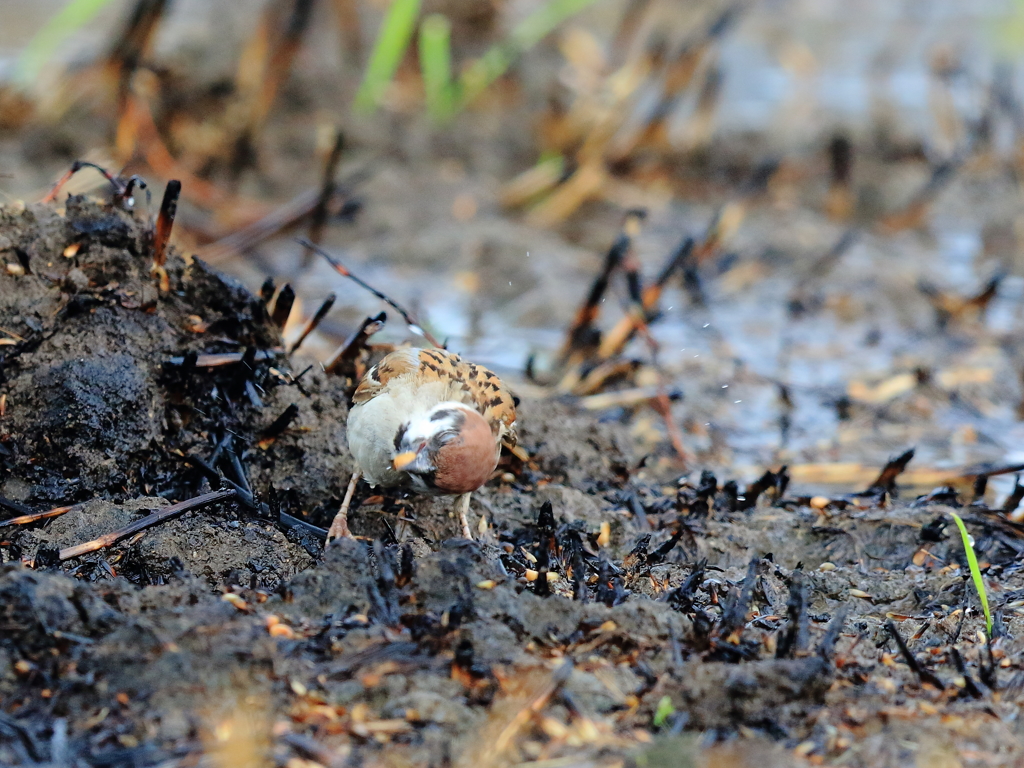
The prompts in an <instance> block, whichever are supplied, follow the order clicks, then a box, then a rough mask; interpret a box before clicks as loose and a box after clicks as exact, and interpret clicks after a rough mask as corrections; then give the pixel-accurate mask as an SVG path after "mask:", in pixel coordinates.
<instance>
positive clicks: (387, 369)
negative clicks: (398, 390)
mask: <svg viewBox="0 0 1024 768" xmlns="http://www.w3.org/2000/svg"><path fill="white" fill-rule="evenodd" d="M420 351H421V350H419V349H416V348H415V347H405V348H404V349H396V350H395V351H394V352H392V353H391V354H389V355H387V356H386V357H384V359H382V360H381V361H380V362H379V363H377V364H376V365H375V366H373V368H371V369H370V370H368V371H367V372H366V375H365V376H363V379H362V381H360V382H359V386H358V387H356V391H355V392H354V393H353V394H352V402H353V403H355V404H356V405H362V404H363V403H365V402H367V401H369V400H372V399H373V398H375V397H376V396H377V395H379V394H380V393H381V392H382V391H383V390H384V388H385V387H386V386H387V384H388V382H389V381H391V380H392V379H394V378H397V377H398V376H402V375H404V374H407V373H415V372H416V370H417V368H418V367H419V355H420Z"/></svg>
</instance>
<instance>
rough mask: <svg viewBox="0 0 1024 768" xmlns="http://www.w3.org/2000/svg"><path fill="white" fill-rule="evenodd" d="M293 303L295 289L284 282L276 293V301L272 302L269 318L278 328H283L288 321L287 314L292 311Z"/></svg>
mask: <svg viewBox="0 0 1024 768" xmlns="http://www.w3.org/2000/svg"><path fill="white" fill-rule="evenodd" d="M294 303H295V289H294V288H292V286H291V284H289V283H285V284H284V285H283V286H281V290H280V291H278V293H277V301H275V302H274V311H273V312H271V313H270V319H271V320H273V321H274V325H276V326H277V327H278V328H284V324H285V323H287V322H288V315H290V314H291V313H292V305H293V304H294Z"/></svg>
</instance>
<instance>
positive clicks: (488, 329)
mask: <svg viewBox="0 0 1024 768" xmlns="http://www.w3.org/2000/svg"><path fill="white" fill-rule="evenodd" d="M1022 51H1024V3H1021V2H1017V1H1016V0H1003V1H1002V2H998V1H996V0H992V1H991V2H984V1H982V0H975V1H974V2H952V1H951V0H948V1H946V2H940V1H933V2H920V1H919V0H916V1H915V0H906V1H904V2H893V1H892V0H842V1H841V2H840V1H839V0H835V1H834V2H832V1H830V0H813V1H812V0H761V1H759V2H758V1H753V0H752V1H750V2H711V1H704V0H692V1H683V0H422V2H420V1H419V0H392V1H391V2H388V1H387V0H231V1H230V2H229V1H228V0H71V1H70V2H68V1H67V0H33V2H26V1H24V0H5V2H4V3H3V7H2V10H0V199H2V201H3V202H4V203H5V204H9V205H19V204H21V203H22V202H23V203H25V204H31V203H34V202H36V201H38V200H40V199H42V198H43V197H44V196H45V195H46V194H47V193H48V192H49V190H50V189H51V188H52V186H53V185H54V184H55V182H57V181H58V180H59V179H60V178H61V177H62V176H63V175H64V174H65V172H66V171H67V170H68V169H69V168H70V167H71V164H72V162H73V161H75V160H87V161H90V162H93V163H96V164H97V165H99V166H102V167H104V168H106V169H108V170H109V171H110V172H111V173H112V174H116V175H120V176H122V177H127V176H130V175H131V174H139V175H140V176H141V177H143V178H144V179H145V180H146V181H147V182H148V184H149V191H150V193H151V196H152V200H150V201H147V200H146V199H145V195H144V194H137V195H136V211H137V215H139V216H150V217H153V216H155V214H156V210H157V208H158V206H159V201H160V197H161V195H162V192H163V187H164V184H165V183H166V182H167V181H168V180H170V179H179V180H181V181H182V184H183V188H182V197H181V205H180V209H179V214H178V219H177V222H176V224H175V229H174V237H173V241H172V242H173V243H174V244H175V245H176V246H177V247H178V248H179V249H180V251H181V252H182V253H183V254H187V255H191V254H196V255H198V257H199V258H202V259H205V260H207V261H209V262H211V263H213V264H215V265H216V266H217V267H218V268H220V269H222V270H224V271H226V272H228V273H230V274H232V275H234V276H236V277H237V278H238V279H240V280H241V281H243V282H244V283H245V284H247V285H248V286H249V287H250V288H251V289H252V290H253V291H254V292H255V291H259V289H260V287H261V286H262V285H263V284H264V281H265V280H266V279H267V278H268V277H272V278H274V280H275V281H276V285H277V286H278V287H280V286H281V285H283V284H286V283H287V284H290V286H291V287H292V288H293V289H294V292H295V294H296V297H297V298H296V302H295V305H294V307H293V309H292V313H291V317H290V319H289V322H288V326H287V328H286V335H288V334H290V335H291V336H292V337H294V335H295V334H296V333H297V331H298V329H299V328H300V327H301V326H302V325H303V324H304V322H305V321H306V320H307V319H308V318H309V317H311V316H312V315H313V313H314V312H315V311H316V309H317V307H318V306H320V305H321V302H323V301H324V299H325V298H326V297H327V296H328V294H329V293H335V294H336V295H337V300H336V302H335V303H334V305H333V307H332V308H331V310H330V311H329V313H328V314H327V315H326V317H325V319H324V320H323V322H322V323H321V324H320V325H319V327H318V329H317V331H316V332H315V333H314V334H313V336H312V337H311V338H310V340H309V341H307V342H306V343H305V345H304V347H303V353H304V354H305V355H306V356H308V357H309V358H311V360H314V361H316V360H319V361H323V360H325V359H327V358H329V356H330V355H331V353H332V351H333V350H334V349H335V348H336V347H337V346H338V345H339V344H340V343H341V342H342V341H343V340H344V339H345V338H346V337H348V336H349V334H351V333H352V332H353V331H354V330H355V329H357V328H358V327H359V325H360V323H361V322H362V321H363V319H364V318H365V317H367V316H370V315H374V314H376V313H377V312H378V311H380V310H381V309H383V308H384V307H383V306H382V305H381V304H380V302H379V301H378V300H377V299H376V298H374V297H373V296H372V295H370V294H369V293H367V292H365V291H363V290H362V289H360V288H358V287H357V286H356V285H354V284H352V283H351V282H349V281H346V280H345V279H344V278H343V277H341V276H340V275H338V274H337V273H336V272H335V271H333V270H332V268H331V267H330V265H329V264H328V263H327V262H326V261H325V260H323V259H321V258H319V257H318V256H315V255H314V254H312V253H310V252H307V251H306V249H304V248H303V247H302V246H300V245H298V244H297V243H296V242H295V238H296V237H299V236H301V237H309V238H311V239H313V240H314V241H316V242H319V243H320V244H322V245H323V247H325V248H326V249H328V250H329V251H330V252H331V253H332V254H334V255H335V256H336V257H337V258H338V259H339V260H340V261H341V262H342V263H344V264H345V265H346V266H347V267H348V268H350V269H351V270H352V271H353V272H355V273H357V274H358V275H359V276H361V277H362V278H364V279H365V280H367V281H368V282H370V283H372V284H373V285H374V286H376V287H377V288H379V289H381V290H383V291H385V292H386V293H388V294H389V295H391V296H392V297H394V298H395V299H397V300H399V301H401V302H403V303H405V304H407V305H409V306H410V307H412V308H413V309H414V312H415V313H416V314H417V316H418V317H419V319H420V320H421V321H422V323H423V324H424V325H425V326H426V327H428V328H429V329H430V330H431V331H432V332H433V333H434V335H436V336H437V337H438V338H441V339H447V340H448V345H449V347H450V348H451V349H453V350H454V351H457V352H459V353H461V354H463V355H465V356H468V357H470V358H472V359H474V360H477V361H479V362H482V363H485V364H488V365H490V366H492V367H494V368H495V369H496V370H498V371H499V372H500V373H501V374H502V375H503V376H506V377H507V378H508V379H509V380H510V381H511V382H512V384H513V386H514V388H516V389H517V390H518V391H519V392H520V393H521V394H524V395H526V396H528V397H552V396H558V397H567V398H574V399H576V400H578V402H579V404H580V406H581V407H585V408H589V409H591V410H593V411H594V413H595V414H596V416H597V417H598V418H601V419H608V420H624V421H626V422H627V423H629V424H630V425H631V428H632V431H633V434H634V436H635V438H636V440H637V443H638V444H639V445H640V447H641V448H642V449H643V450H644V451H646V452H647V453H648V454H649V455H650V456H651V457H652V462H657V463H660V464H662V465H663V466H664V467H665V468H671V467H678V465H679V456H678V453H679V450H678V449H679V448H680V445H679V444H680V443H681V444H682V448H683V449H684V450H685V452H686V453H687V454H689V458H690V459H691V466H697V467H701V466H709V467H719V468H728V471H729V472H730V473H731V475H732V476H740V477H742V476H745V475H746V476H748V477H753V476H756V475H757V474H760V471H761V469H762V468H763V467H765V466H769V465H772V466H777V465H779V464H788V465H789V466H790V471H791V473H792V474H793V477H794V480H795V481H797V482H802V483H804V484H811V485H814V484H829V483H842V484H849V483H856V482H860V481H861V480H862V479H863V481H864V482H867V481H870V479H871V477H872V476H873V474H874V473H875V472H876V470H875V469H873V467H876V466H877V465H878V464H880V463H882V462H884V461H885V460H886V458H887V457H888V456H890V455H892V454H895V453H897V452H900V451H902V450H904V449H906V448H908V447H911V446H916V448H917V451H918V454H917V456H918V458H917V460H916V461H915V465H918V464H920V465H921V466H923V467H926V468H928V469H929V471H931V470H938V471H947V470H953V469H956V468H963V467H965V466H974V465H977V464H979V463H988V464H989V465H1002V464H1012V463H1015V462H1021V461H1024V449H1022V446H1024V426H1022V423H1021V417H1022V415H1024V402H1022V374H1024V355H1022V347H1024V344H1022V341H1021V339H1022V333H1021V331H1022V329H1024V311H1022V306H1021V300H1022V294H1024V257H1022V256H1024V250H1022V249H1024V243H1022V238H1024V209H1022V205H1021V203H1022V197H1021V190H1020V176H1021V172H1022V169H1024V166H1022V161H1024V152H1022V150H1024V144H1022V140H1024V101H1022V99H1024V90H1022V82H1021V81H1022V75H1024V73H1022V69H1021V62H1022V58H1024V57H1022V55H1021V53H1022ZM109 191H110V185H109V184H108V183H107V182H106V181H105V180H104V179H103V177H102V176H101V175H100V174H99V173H97V172H95V171H93V170H91V169H85V170H82V171H81V172H80V173H78V174H76V175H75V176H74V177H73V178H72V179H71V180H70V181H69V182H68V183H67V184H66V185H65V187H64V188H63V190H62V191H61V193H60V195H58V197H57V200H56V204H58V205H60V204H61V201H62V200H63V199H64V197H65V194H66V193H68V192H71V193H85V192H89V193H93V194H97V195H109ZM634 209H643V210H644V211H646V214H647V216H646V219H645V220H644V221H643V222H642V225H641V226H640V227H639V229H638V231H632V228H631V227H629V226H627V227H626V230H623V226H624V222H625V221H626V220H627V219H626V213H627V212H628V211H630V210H634ZM624 231H625V234H626V235H627V236H628V238H629V242H630V246H631V247H630V249H629V250H628V253H627V254H626V257H625V258H624V259H623V260H622V261H621V263H619V264H618V265H616V267H615V269H613V270H612V271H611V274H610V283H609V285H608V288H607V290H606V291H604V292H603V293H600V295H599V296H598V297H597V298H596V301H595V306H594V309H595V310H596V312H595V313H594V314H596V318H595V319H594V322H593V323H592V324H587V327H585V328H582V331H585V333H577V335H576V338H575V340H574V341H570V337H571V334H569V329H571V328H573V327H575V328H576V330H577V331H580V330H581V328H580V326H579V325H576V326H574V325H573V323H574V318H577V319H578V318H579V315H578V314H577V310H578V309H579V307H580V306H581V305H582V303H583V302H584V301H585V299H586V296H587V294H588V292H589V291H590V290H591V286H592V284H593V283H594V281H595V279H596V278H597V277H598V276H599V275H600V273H601V271H602V266H603V265H604V264H606V253H607V252H608V250H609V248H610V247H611V246H612V244H613V243H614V242H615V241H616V238H618V237H619V236H620V234H622V233H623V232H624ZM687 238H691V239H692V245H691V246H690V249H689V250H686V248H685V244H686V240H687ZM7 255H8V254H0V258H2V257H4V256H7ZM639 304H642V305H643V308H642V310H638V305H639ZM638 312H639V314H638ZM639 317H642V318H643V320H642V322H640V321H638V320H637V318H639ZM624 322H625V323H626V326H625V327H626V328H627V329H628V330H629V331H630V333H627V334H626V336H624V337H622V339H621V343H614V342H615V338H616V337H615V333H616V332H617V330H616V329H621V328H622V327H623V326H622V324H623V323H624ZM599 332H600V334H601V335H600V336H599V335H598V333H599ZM567 334H568V335H567ZM408 338H410V334H409V332H408V330H407V329H406V328H405V326H404V325H403V324H401V322H399V318H397V317H396V316H394V315H393V314H392V316H391V317H390V320H389V323H388V325H387V326H386V328H385V329H384V330H383V331H381V332H380V333H379V334H378V335H377V336H376V337H375V340H376V341H381V342H390V343H397V342H400V341H403V340H406V339H408ZM602 341H603V342H604V344H603V345H602V344H601V343H600V342H602ZM527 417H528V416H527ZM929 477H930V476H927V475H922V476H921V477H920V478H919V479H920V482H921V483H922V484H926V483H927V482H928V478H929ZM1009 483H1012V480H1009V479H1008V480H1006V483H1004V484H1000V483H999V482H997V481H996V479H995V478H993V481H992V484H991V485H992V488H993V489H994V490H993V491H992V492H998V493H1005V492H1006V491H1007V490H1008V488H1009V485H1008V484H1009ZM1004 485H1005V486H1006V487H1004Z"/></svg>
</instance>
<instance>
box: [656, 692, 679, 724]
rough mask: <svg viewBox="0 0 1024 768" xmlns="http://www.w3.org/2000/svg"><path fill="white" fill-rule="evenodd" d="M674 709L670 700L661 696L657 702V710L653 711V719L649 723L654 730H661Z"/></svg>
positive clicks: (673, 712)
mask: <svg viewBox="0 0 1024 768" xmlns="http://www.w3.org/2000/svg"><path fill="white" fill-rule="evenodd" d="M675 711H676V708H675V707H673V706H672V699H671V698H669V697H668V696H662V697H661V698H660V699H659V700H658V708H657V709H655V710H654V719H653V720H652V721H651V722H652V723H653V725H654V727H655V728H661V727H662V726H663V725H664V724H665V723H666V721H668V719H669V718H670V717H672V715H674V714H675Z"/></svg>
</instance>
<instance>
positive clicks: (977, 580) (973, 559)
mask: <svg viewBox="0 0 1024 768" xmlns="http://www.w3.org/2000/svg"><path fill="white" fill-rule="evenodd" d="M949 514H950V515H952V517H953V519H954V520H955V521H956V527H957V528H959V529H960V538H961V539H963V542H964V551H965V552H966V553H967V565H968V567H969V568H970V569H971V579H973V581H974V588H975V589H976V590H977V591H978V599H979V600H980V601H981V609H982V610H983V611H984V612H985V631H986V632H987V634H988V636H989V637H992V614H991V613H990V612H989V608H988V594H987V593H986V592H985V580H984V578H982V575H981V568H979V567H978V557H977V555H975V554H974V545H973V544H971V537H970V534H968V533H967V526H965V525H964V521H963V520H961V519H960V515H958V514H957V513H956V512H950V513H949Z"/></svg>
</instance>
